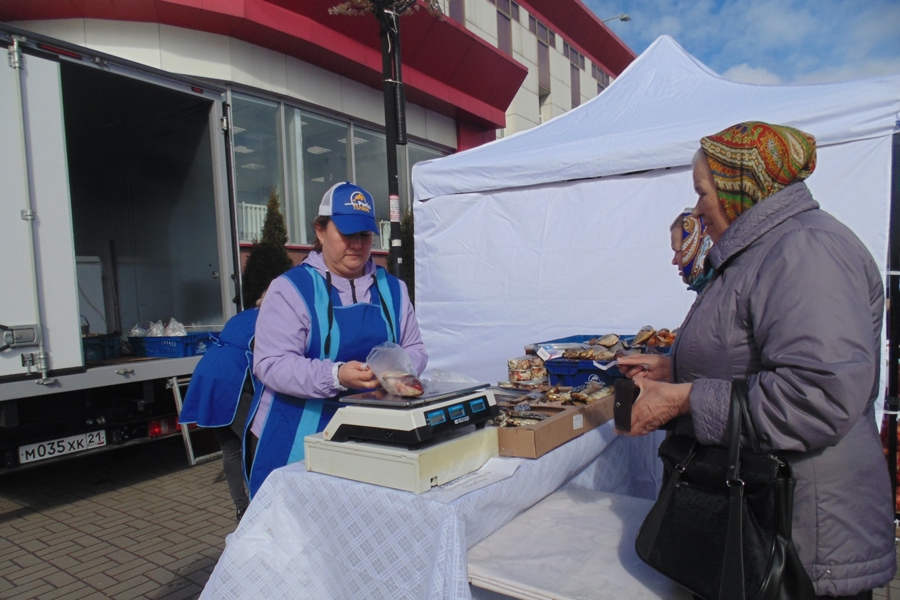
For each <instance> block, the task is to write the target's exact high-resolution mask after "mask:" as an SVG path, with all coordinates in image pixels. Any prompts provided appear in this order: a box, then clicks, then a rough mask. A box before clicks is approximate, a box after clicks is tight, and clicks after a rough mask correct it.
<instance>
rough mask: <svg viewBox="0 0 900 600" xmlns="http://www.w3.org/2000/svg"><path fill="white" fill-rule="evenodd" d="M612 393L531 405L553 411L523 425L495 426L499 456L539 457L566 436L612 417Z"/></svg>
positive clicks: (568, 437)
mask: <svg viewBox="0 0 900 600" xmlns="http://www.w3.org/2000/svg"><path fill="white" fill-rule="evenodd" d="M614 400H615V394H610V395H609V396H606V397H604V398H601V399H600V400H597V401H595V402H591V403H590V404H585V405H577V406H559V405H556V406H554V405H545V406H532V408H531V410H532V412H541V413H545V414H552V416H551V417H550V418H548V419H545V420H543V421H541V422H540V423H537V424H535V425H526V426H524V427H498V428H497V442H498V444H499V445H500V456H516V457H520V458H538V457H541V456H543V455H544V454H546V453H547V452H550V451H551V450H553V449H554V448H558V447H559V446H562V445H563V444H565V443H566V442H568V441H569V440H574V439H575V438H577V437H578V436H579V435H581V434H583V433H585V432H586V431H590V430H591V429H594V428H596V427H599V426H600V425H602V424H603V423H606V422H607V421H609V420H610V419H612V417H613V402H614Z"/></svg>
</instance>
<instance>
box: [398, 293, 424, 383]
mask: <svg viewBox="0 0 900 600" xmlns="http://www.w3.org/2000/svg"><path fill="white" fill-rule="evenodd" d="M400 290H401V293H402V295H403V300H402V304H403V308H402V313H403V314H402V315H401V317H400V345H401V346H403V348H405V349H406V353H407V354H409V358H410V359H411V360H412V363H413V365H414V366H415V367H416V374H417V375H421V374H422V372H423V371H424V370H425V367H426V366H427V365H428V353H427V352H426V351H425V344H424V343H422V334H421V333H420V332H419V321H418V320H417V319H416V311H415V309H414V308H413V305H412V302H410V301H409V290H408V289H407V288H406V283H405V282H403V281H401V282H400Z"/></svg>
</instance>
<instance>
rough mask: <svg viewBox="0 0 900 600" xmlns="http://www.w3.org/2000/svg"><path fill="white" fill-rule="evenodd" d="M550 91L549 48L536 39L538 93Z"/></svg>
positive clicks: (544, 93) (541, 94) (544, 94)
mask: <svg viewBox="0 0 900 600" xmlns="http://www.w3.org/2000/svg"><path fill="white" fill-rule="evenodd" d="M549 93H550V48H549V47H548V46H547V44H545V43H544V42H541V41H538V95H540V96H546V95H547V94H549Z"/></svg>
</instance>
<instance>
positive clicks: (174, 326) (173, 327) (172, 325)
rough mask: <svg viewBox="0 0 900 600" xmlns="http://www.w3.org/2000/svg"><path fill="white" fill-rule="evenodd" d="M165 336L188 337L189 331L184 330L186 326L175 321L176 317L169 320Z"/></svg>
mask: <svg viewBox="0 0 900 600" xmlns="http://www.w3.org/2000/svg"><path fill="white" fill-rule="evenodd" d="M163 335H166V336H178V335H187V330H186V329H185V328H184V325H182V324H181V323H179V322H178V321H176V320H175V317H172V318H171V319H169V324H168V325H166V329H165V332H164V333H163Z"/></svg>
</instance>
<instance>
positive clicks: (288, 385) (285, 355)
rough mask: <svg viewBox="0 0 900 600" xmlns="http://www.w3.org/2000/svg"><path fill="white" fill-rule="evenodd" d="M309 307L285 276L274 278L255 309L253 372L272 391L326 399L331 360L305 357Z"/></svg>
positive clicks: (330, 382) (331, 386)
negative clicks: (256, 315) (259, 304)
mask: <svg viewBox="0 0 900 600" xmlns="http://www.w3.org/2000/svg"><path fill="white" fill-rule="evenodd" d="M309 327H310V320H309V310H308V309H307V306H306V302H305V301H304V300H303V297H302V296H300V294H299V293H298V292H297V290H296V289H295V288H294V286H293V284H291V282H290V281H289V280H288V279H287V278H285V277H279V278H277V279H275V280H274V281H273V282H272V284H271V285H270V286H269V290H268V292H267V293H266V298H265V300H263V303H262V306H261V307H260V309H259V318H258V319H257V321H256V338H255V346H254V352H253V373H254V374H255V375H256V376H257V377H258V378H259V380H260V381H262V383H263V384H265V386H266V387H267V388H269V389H271V390H273V391H275V392H281V393H283V394H289V395H291V396H297V397H300V398H330V397H332V396H335V395H337V394H338V392H339V390H338V389H337V388H335V387H334V379H333V377H332V370H331V368H332V365H333V364H334V363H333V362H332V361H331V360H319V359H311V358H306V356H305V352H306V344H307V340H308V338H309Z"/></svg>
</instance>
